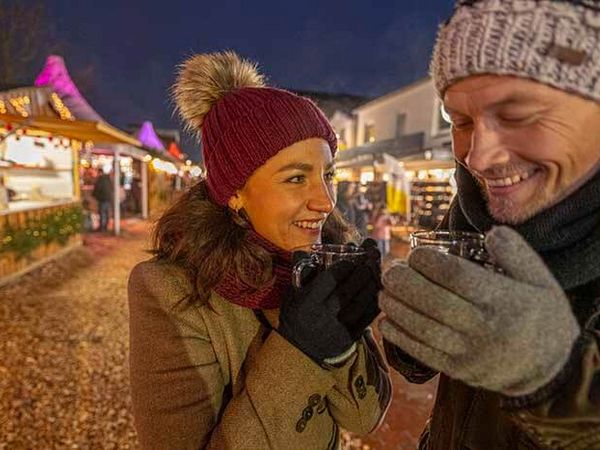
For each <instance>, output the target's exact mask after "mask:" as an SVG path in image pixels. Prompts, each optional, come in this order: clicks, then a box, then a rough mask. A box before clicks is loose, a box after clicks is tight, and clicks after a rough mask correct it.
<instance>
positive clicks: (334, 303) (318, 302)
mask: <svg viewBox="0 0 600 450" xmlns="http://www.w3.org/2000/svg"><path fill="white" fill-rule="evenodd" d="M372 242H373V241H372V240H370V239H368V240H366V241H365V242H364V243H363V245H361V248H363V249H364V250H365V251H366V254H367V257H366V258H365V260H363V261H360V262H350V261H340V262H338V263H336V264H334V265H333V266H332V267H330V268H328V269H327V270H324V271H321V272H316V271H314V270H313V271H312V272H309V273H307V274H306V275H304V276H303V283H302V287H300V288H299V289H292V290H291V291H290V292H289V293H288V295H287V296H286V297H285V298H284V299H283V302H282V305H281V310H280V313H279V329H278V331H279V333H280V334H281V335H282V336H283V337H284V338H286V339H287V340H288V341H289V342H290V343H292V344H293V345H295V346H296V347H297V348H299V349H300V350H302V351H303V352H304V353H305V354H307V355H308V356H309V357H311V358H312V359H313V360H314V361H315V362H317V363H318V364H322V363H324V362H326V360H332V359H335V358H336V357H339V356H340V355H343V354H344V353H345V352H347V351H348V350H349V349H351V348H352V347H353V345H354V343H355V342H356V341H357V340H359V339H360V337H361V336H362V334H363V332H364V330H365V328H366V327H367V326H368V325H369V324H370V323H371V322H372V321H373V320H374V319H375V317H377V315H378V314H379V308H378V306H377V294H378V293H379V291H380V289H381V281H380V269H379V267H380V265H379V264H380V255H379V252H378V250H377V248H376V245H372ZM294 256H295V259H297V258H298V256H300V257H302V255H296V254H295V255H294Z"/></svg>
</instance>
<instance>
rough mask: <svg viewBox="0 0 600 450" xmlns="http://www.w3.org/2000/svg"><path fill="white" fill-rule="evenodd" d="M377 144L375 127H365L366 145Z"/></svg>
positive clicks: (371, 125) (370, 125)
mask: <svg viewBox="0 0 600 450" xmlns="http://www.w3.org/2000/svg"><path fill="white" fill-rule="evenodd" d="M369 142H375V125H373V124H369V125H365V143H369Z"/></svg>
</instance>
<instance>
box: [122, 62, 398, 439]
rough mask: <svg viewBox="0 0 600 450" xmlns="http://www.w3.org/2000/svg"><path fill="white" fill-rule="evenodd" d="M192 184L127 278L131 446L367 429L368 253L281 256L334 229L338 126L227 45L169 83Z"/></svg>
mask: <svg viewBox="0 0 600 450" xmlns="http://www.w3.org/2000/svg"><path fill="white" fill-rule="evenodd" d="M175 98H176V102H177V107H178V110H179V112H180V114H181V115H182V117H183V118H184V120H185V121H186V123H187V125H188V126H189V127H190V128H191V129H192V130H195V131H196V132H201V133H202V141H203V154H204V159H205V164H206V168H207V177H206V179H205V180H203V181H201V182H200V183H198V184H197V185H196V186H194V187H193V188H192V189H191V190H190V191H189V192H187V193H185V194H184V195H183V196H182V197H181V198H180V199H179V200H178V201H177V202H176V203H175V204H174V205H173V206H172V207H171V208H170V209H169V210H168V211H167V212H166V213H165V214H164V215H163V216H162V218H161V219H160V220H159V221H158V224H157V227H156V230H155V239H154V248H155V253H156V257H155V258H154V259H152V260H150V261H147V262H143V263H141V264H139V265H138V266H137V267H136V268H135V269H134V270H133V272H132V274H131V277H130V282H129V304H130V316H131V319H130V324H131V326H130V331H131V350H130V352H131V355H130V359H131V386H132V398H133V412H134V417H135V423H136V428H137V431H138V437H139V440H140V442H141V445H142V447H143V448H152V449H163V448H164V449H188V448H189V449H192V448H193V449H198V448H208V449H238V448H239V449H267V448H275V449H296V448H297V449H327V448H338V447H339V427H343V428H345V429H348V430H350V431H354V432H357V433H360V434H364V433H368V432H370V431H371V430H372V429H373V428H374V427H376V426H377V424H378V423H379V421H380V419H381V418H382V416H383V413H384V411H385V409H386V407H387V404H388V403H389V398H390V395H389V394H390V385H389V380H388V376H387V369H386V368H385V366H384V365H383V363H382V359H381V356H380V354H379V352H378V349H377V347H376V345H375V344H374V341H373V338H372V336H371V334H370V330H368V329H367V326H368V324H369V323H370V322H371V321H372V320H373V319H374V318H375V316H376V315H377V313H378V309H377V292H378V291H379V288H380V283H379V273H378V263H379V261H378V259H379V257H378V253H377V252H374V251H373V249H372V248H371V247H370V246H369V245H364V247H365V250H366V251H367V254H368V255H369V257H368V258H367V260H366V261H365V262H364V263H360V264H358V263H352V264H351V263H345V262H344V263H342V264H337V265H334V266H333V267H332V268H330V269H328V270H327V271H323V272H320V273H312V274H308V275H309V276H307V277H306V279H305V280H304V283H303V286H302V287H301V288H300V289H295V290H294V289H290V279H291V267H292V252H293V251H294V250H298V249H305V250H306V249H307V248H308V247H310V245H312V244H314V243H318V242H319V241H320V240H321V235H322V234H323V235H324V236H325V235H326V234H329V237H330V238H331V239H337V240H338V241H342V240H343V238H344V236H345V235H346V234H347V233H346V229H345V227H344V225H343V223H342V222H341V221H340V220H339V219H338V218H337V216H336V215H335V213H333V208H334V204H333V201H332V198H334V194H333V189H332V178H333V156H334V153H335V150H336V139H335V133H334V132H333V130H332V128H331V126H330V125H329V123H328V122H327V120H326V119H325V117H324V116H323V114H322V113H321V112H320V111H319V110H318V108H317V107H316V106H315V105H314V104H313V103H312V102H310V101H309V100H307V99H305V98H302V97H298V96H296V95H294V94H291V93H289V92H287V91H282V90H278V89H273V88H268V87H264V85H263V81H262V77H261V76H260V75H259V74H258V73H257V71H256V68H255V66H254V65H252V64H250V63H249V62H248V61H245V60H241V59H240V58H239V57H238V56H237V55H235V54H234V53H231V52H227V53H215V54H209V55H196V56H194V57H192V58H191V59H190V60H188V61H187V62H186V63H185V64H184V65H183V66H182V70H181V72H180V75H179V78H178V80H177V83H176V86H175Z"/></svg>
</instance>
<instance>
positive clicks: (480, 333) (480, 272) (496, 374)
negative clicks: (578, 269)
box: [379, 227, 580, 396]
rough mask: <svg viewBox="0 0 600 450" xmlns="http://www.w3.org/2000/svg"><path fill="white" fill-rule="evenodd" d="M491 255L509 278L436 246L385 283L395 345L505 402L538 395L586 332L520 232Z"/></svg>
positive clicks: (501, 235)
mask: <svg viewBox="0 0 600 450" xmlns="http://www.w3.org/2000/svg"><path fill="white" fill-rule="evenodd" d="M486 247H487V250H488V252H489V254H490V256H491V257H492V259H493V261H494V263H495V264H496V265H497V266H499V267H500V268H501V269H503V271H504V274H500V273H498V272H495V271H492V270H489V269H485V268H483V267H481V266H479V265H477V264H475V263H473V262H470V261H468V260H466V259H462V258H460V257H457V256H454V255H448V254H443V253H441V252H439V251H437V250H434V249H430V248H417V249H415V250H413V252H412V253H411V254H410V256H409V259H408V265H406V264H396V265H395V266H392V267H391V268H390V269H389V270H388V271H387V272H386V274H385V275H384V277H383V280H384V281H383V283H384V292H383V293H382V294H381V296H380V303H379V304H380V307H381V309H382V310H383V312H384V313H385V314H386V318H385V319H384V320H383V321H382V322H381V324H380V329H381V332H382V334H383V336H384V337H385V339H386V340H388V341H390V342H392V343H393V344H395V345H397V346H398V347H400V348H401V349H402V350H404V351H405V352H407V353H408V354H410V355H411V356H413V357H414V358H416V359H417V360H419V361H421V362H422V363H424V364H426V365H427V366H429V367H432V368H434V369H437V370H439V371H442V372H444V373H445V374H447V375H448V376H450V377H451V378H455V379H458V380H461V381H463V382H465V383H467V384H470V385H472V386H479V387H483V388H486V389H489V390H492V391H497V392H501V393H503V394H505V395H511V396H519V395H525V394H529V393H532V392H534V391H535V390H537V389H538V388H540V387H542V386H544V385H546V384H547V383H548V382H550V381H551V380H552V379H553V378H554V377H555V376H556V375H557V374H558V373H559V372H560V370H561V369H562V367H563V366H564V364H565V363H566V362H567V360H568V358H569V356H570V353H571V350H572V347H573V345H574V343H575V341H576V339H577V337H578V335H579V333H580V329H579V325H578V324H577V321H576V319H575V317H574V315H573V313H572V312H571V308H570V305H569V301H568V299H567V297H566V295H565V293H564V292H563V290H562V289H561V287H560V286H559V284H558V282H557V281H556V280H555V279H554V277H553V276H552V274H551V273H550V271H549V269H548V268H547V267H546V265H545V264H544V262H543V261H542V259H541V258H540V257H539V255H538V254H537V253H536V252H535V251H534V250H533V249H532V248H531V247H530V246H529V245H528V244H527V242H526V241H525V240H524V239H523V238H522V237H521V236H520V235H519V234H518V233H517V232H515V231H514V230H512V229H510V228H508V227H495V228H493V229H492V231H491V232H490V233H488V235H487V237H486Z"/></svg>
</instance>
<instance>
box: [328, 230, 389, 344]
mask: <svg viewBox="0 0 600 450" xmlns="http://www.w3.org/2000/svg"><path fill="white" fill-rule="evenodd" d="M360 247H361V248H362V249H363V250H365V252H366V254H367V258H366V260H365V261H364V264H363V265H361V266H359V267H358V268H357V273H356V274H355V275H353V276H356V277H357V278H359V279H358V280H354V283H353V284H355V285H358V284H361V285H362V288H360V289H358V288H354V287H351V288H350V291H349V295H347V296H344V300H345V301H344V303H343V305H342V307H341V309H340V312H339V314H338V319H339V321H340V322H341V323H342V324H344V326H345V327H346V329H347V330H348V331H349V333H350V335H351V336H352V338H353V339H354V340H355V341H357V340H359V339H360V338H361V336H362V334H363V333H364V331H365V329H366V328H367V327H368V326H369V325H370V324H371V322H373V320H375V318H376V317H377V316H378V315H379V312H380V309H379V305H378V300H377V295H378V293H379V291H380V290H381V289H382V287H383V285H382V284H381V253H379V249H378V248H377V242H375V241H374V240H373V239H366V240H365V241H364V242H363V243H362V245H361V246H360ZM350 283H352V281H350Z"/></svg>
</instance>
